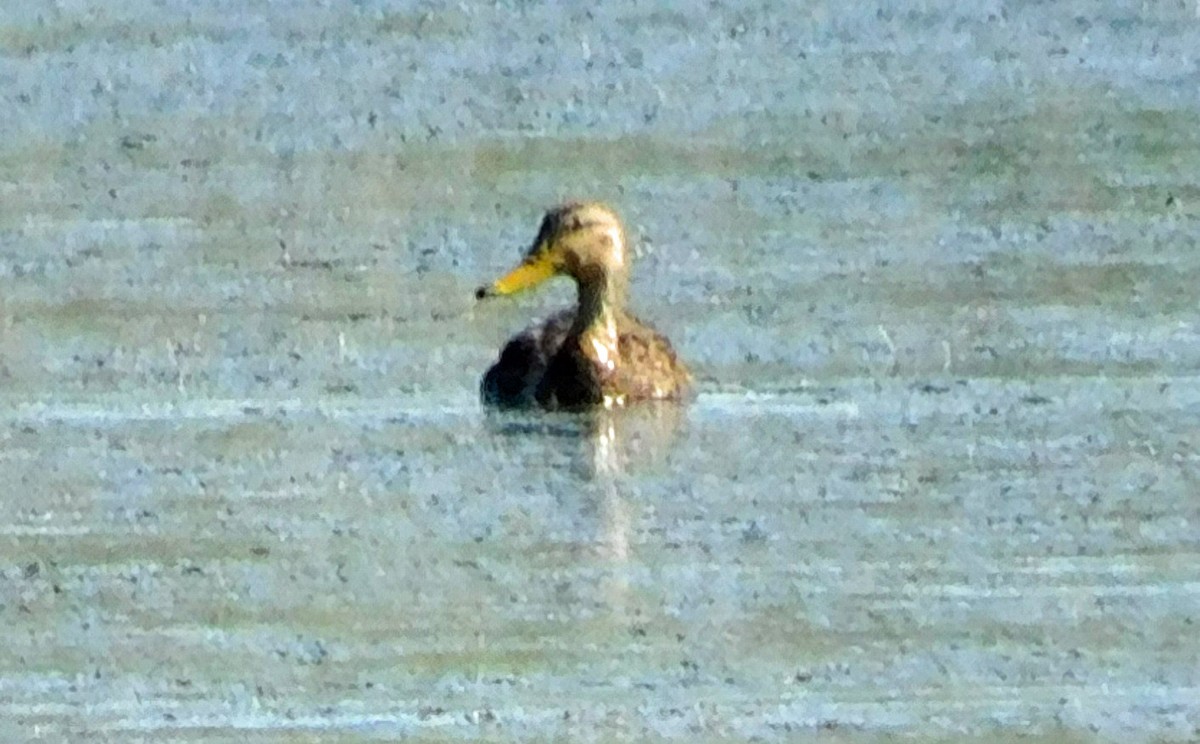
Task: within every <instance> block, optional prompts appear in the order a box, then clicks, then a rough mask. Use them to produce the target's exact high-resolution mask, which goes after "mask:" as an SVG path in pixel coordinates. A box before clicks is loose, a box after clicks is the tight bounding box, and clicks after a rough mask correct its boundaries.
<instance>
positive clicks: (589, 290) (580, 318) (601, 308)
mask: <svg viewBox="0 0 1200 744" xmlns="http://www.w3.org/2000/svg"><path fill="white" fill-rule="evenodd" d="M576 284H577V285H578V287H579V306H578V308H577V310H576V312H575V323H574V325H572V327H571V335H572V336H574V337H576V338H578V339H579V342H580V346H581V348H582V350H583V353H584V354H585V355H587V356H588V357H589V358H591V359H592V360H593V361H595V362H597V363H598V364H599V365H600V366H602V367H605V368H607V369H609V370H615V369H616V362H617V359H618V356H617V354H618V351H619V349H618V346H617V339H618V333H617V313H618V312H619V308H620V306H621V302H622V300H623V299H624V291H623V287H622V286H621V283H620V280H619V279H616V278H614V277H611V276H610V275H609V274H608V273H607V272H599V274H598V275H596V276H590V277H581V278H579V279H577V280H576Z"/></svg>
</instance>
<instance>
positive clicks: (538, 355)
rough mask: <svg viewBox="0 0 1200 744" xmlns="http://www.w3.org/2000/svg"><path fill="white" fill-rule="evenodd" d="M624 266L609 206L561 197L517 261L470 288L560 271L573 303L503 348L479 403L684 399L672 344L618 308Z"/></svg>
mask: <svg viewBox="0 0 1200 744" xmlns="http://www.w3.org/2000/svg"><path fill="white" fill-rule="evenodd" d="M627 266H628V260H627V256H626V251H625V238H624V229H623V228H622V227H621V224H620V221H619V220H618V218H617V216H616V214H615V213H614V212H613V211H612V210H611V209H609V208H608V207H605V206H604V205H601V204H596V203H570V204H566V205H563V206H561V207H558V208H556V209H553V210H551V211H550V212H548V213H547V215H546V217H545V219H544V220H543V221H542V228H541V230H540V231H539V233H538V237H537V239H535V241H534V245H533V247H532V248H531V249H530V250H529V252H528V254H527V256H526V258H525V260H524V261H523V262H522V263H521V264H520V265H519V266H518V267H517V268H516V269H514V270H513V271H511V272H510V273H509V274H508V275H506V276H504V277H502V278H500V279H498V280H497V281H496V282H494V283H493V284H492V285H490V286H485V287H481V288H480V289H479V291H478V292H477V293H476V296H477V297H479V298H480V299H482V298H484V297H489V296H493V295H502V294H511V293H513V292H516V291H520V290H521V289H524V288H526V287H529V286H533V285H534V284H537V283H540V282H541V281H542V280H544V279H546V278H548V277H550V276H554V275H558V274H565V275H567V276H570V277H571V278H572V279H574V280H575V283H576V286H577V288H578V290H579V300H578V303H577V305H576V307H575V308H573V309H570V310H566V311H563V312H560V313H558V314H556V315H553V316H551V317H550V318H549V319H548V320H546V321H545V322H543V323H542V324H540V325H536V326H533V327H531V328H529V329H526V330H525V331H523V332H522V333H520V334H518V335H517V336H515V337H513V338H512V339H511V340H510V341H509V342H508V343H507V344H506V345H505V346H504V348H503V350H502V351H501V353H500V358H499V360H498V361H497V362H496V363H495V364H494V365H492V367H491V368H490V369H489V370H488V371H487V373H486V374H485V375H484V377H483V381H482V383H481V385H480V392H481V396H482V398H483V401H484V403H485V404H487V405H492V406H498V407H506V408H511V407H531V406H541V407H543V408H547V409H586V408H591V407H597V406H605V407H612V406H620V405H625V404H628V403H633V402H636V401H642V400H681V399H683V398H684V397H686V396H687V394H688V392H689V389H690V386H691V375H690V374H689V373H688V371H687V368H686V366H685V365H684V364H683V362H682V361H680V360H679V358H678V356H677V355H676V353H675V350H674V349H673V348H672V346H671V343H670V342H669V341H668V340H667V339H666V338H665V337H664V336H663V335H662V334H660V333H658V332H657V331H655V330H654V329H653V328H651V327H650V326H648V325H646V324H645V323H642V322H641V321H640V320H638V318H637V317H635V316H634V315H632V314H631V313H629V312H627V311H626V310H625V308H624V306H623V305H624V289H625V285H626V281H627Z"/></svg>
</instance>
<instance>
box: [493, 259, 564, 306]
mask: <svg viewBox="0 0 1200 744" xmlns="http://www.w3.org/2000/svg"><path fill="white" fill-rule="evenodd" d="M554 273H555V272H554V262H553V261H551V260H550V256H549V254H547V253H546V252H545V251H543V252H542V253H541V254H539V255H536V256H530V257H529V258H527V259H525V260H524V261H523V262H522V263H521V265H520V266H518V267H517V268H515V269H513V270H512V271H510V272H508V273H507V274H505V275H504V276H502V277H500V278H499V279H497V280H496V281H494V282H492V283H491V284H490V285H484V286H482V287H480V288H479V289H477V290H475V297H476V298H477V299H480V300H482V299H483V298H484V297H494V296H496V295H510V294H513V293H515V292H520V291H521V290H523V289H529V288H530V287H534V286H536V285H538V284H541V283H542V282H544V281H546V280H547V279H549V278H550V277H552V276H554Z"/></svg>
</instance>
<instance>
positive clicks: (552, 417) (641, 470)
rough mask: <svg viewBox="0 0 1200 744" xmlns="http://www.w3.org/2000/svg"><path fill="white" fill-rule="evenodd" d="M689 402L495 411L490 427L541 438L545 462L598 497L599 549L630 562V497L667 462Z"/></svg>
mask: <svg viewBox="0 0 1200 744" xmlns="http://www.w3.org/2000/svg"><path fill="white" fill-rule="evenodd" d="M685 414H686V411H685V408H684V407H683V406H680V405H678V404H675V403H672V402H668V401H664V402H657V403H656V402H648V403H643V404H641V405H638V406H633V407H629V408H595V409H588V410H585V411H579V412H573V413H550V414H547V413H544V412H533V413H530V412H522V411H505V410H489V411H488V412H487V413H486V416H487V418H486V422H487V426H488V429H489V430H490V431H491V432H492V433H493V434H496V435H498V436H501V437H504V438H509V437H513V438H521V439H522V443H523V444H524V443H526V442H528V441H529V439H536V440H539V441H537V442H536V450H537V452H538V456H539V459H540V460H541V462H542V464H549V465H551V466H552V467H553V466H554V465H556V464H557V465H558V466H559V467H561V468H563V469H565V470H567V471H568V472H569V473H570V474H571V476H572V477H571V478H570V481H574V482H575V483H577V484H578V485H579V486H580V488H579V490H578V491H577V493H578V494H579V495H580V496H582V497H584V501H583V503H584V504H585V505H586V503H587V501H588V500H590V499H587V497H588V496H589V495H590V496H592V497H593V499H594V502H593V503H594V504H595V507H596V515H597V517H598V522H599V525H598V526H599V530H598V532H599V534H598V535H597V539H596V542H595V548H596V549H597V550H598V551H599V553H600V554H601V555H604V556H606V557H608V558H611V559H614V560H618V561H621V560H624V559H626V558H627V557H628V554H629V545H630V530H631V526H632V525H631V517H630V507H629V504H628V497H629V496H630V495H631V491H633V490H635V489H636V486H635V485H634V484H635V483H636V481H637V480H638V478H639V477H642V476H645V475H647V474H650V473H653V472H654V470H655V469H657V468H660V467H663V466H665V463H666V461H667V459H668V456H669V454H670V452H671V449H672V444H673V443H674V441H675V440H676V439H677V437H678V435H679V433H680V431H681V430H682V427H683V423H684V421H685V418H686V416H685Z"/></svg>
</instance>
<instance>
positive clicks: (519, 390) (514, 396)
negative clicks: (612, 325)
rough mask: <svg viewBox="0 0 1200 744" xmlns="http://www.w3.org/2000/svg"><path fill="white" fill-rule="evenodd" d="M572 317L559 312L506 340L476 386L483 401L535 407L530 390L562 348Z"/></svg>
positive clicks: (511, 406)
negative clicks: (498, 356)
mask: <svg viewBox="0 0 1200 744" xmlns="http://www.w3.org/2000/svg"><path fill="white" fill-rule="evenodd" d="M573 318H574V313H573V312H569V311H568V312H563V313H559V314H558V315H555V316H553V317H551V318H550V319H548V320H547V321H546V322H545V323H543V324H542V325H540V326H534V327H531V328H527V329H526V330H524V331H522V332H521V333H519V334H517V335H516V336H514V337H513V338H512V339H510V340H509V342H508V343H507V344H505V345H504V349H503V350H501V352H500V359H499V360H497V361H496V363H495V364H493V365H492V367H491V369H489V370H488V371H487V373H486V374H484V376H483V381H482V382H481V383H480V386H479V392H480V395H481V396H482V397H483V402H484V403H485V404H487V405H492V406H499V407H501V408H514V407H524V406H532V405H535V404H536V402H537V401H536V400H535V398H534V391H536V390H537V386H538V383H539V382H540V381H541V380H542V378H543V377H544V376H545V374H546V369H547V367H548V365H549V364H550V360H551V359H553V358H554V355H555V354H556V353H557V352H558V349H559V347H561V346H562V343H563V339H564V338H566V335H567V331H568V330H569V329H570V327H571V321H572V319H573Z"/></svg>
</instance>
